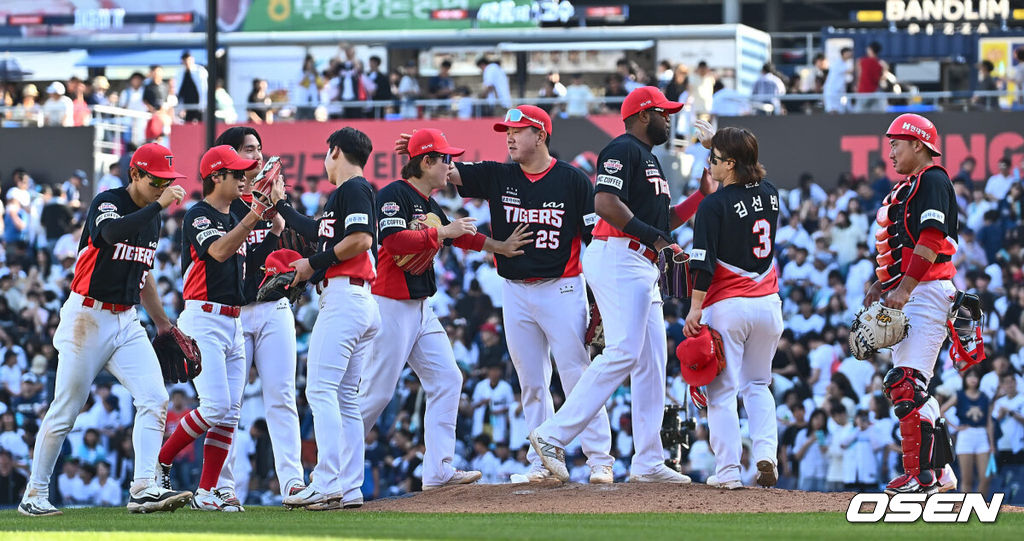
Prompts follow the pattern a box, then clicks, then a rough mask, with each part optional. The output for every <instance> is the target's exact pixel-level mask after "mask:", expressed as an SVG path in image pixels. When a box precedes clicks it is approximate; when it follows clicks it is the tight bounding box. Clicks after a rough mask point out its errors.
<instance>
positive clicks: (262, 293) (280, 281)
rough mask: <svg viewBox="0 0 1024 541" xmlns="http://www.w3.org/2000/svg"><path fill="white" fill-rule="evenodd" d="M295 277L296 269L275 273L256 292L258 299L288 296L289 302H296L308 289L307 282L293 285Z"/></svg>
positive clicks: (273, 299) (271, 299) (265, 299)
mask: <svg viewBox="0 0 1024 541" xmlns="http://www.w3.org/2000/svg"><path fill="white" fill-rule="evenodd" d="M294 279H295V271H288V272H282V273H279V274H275V275H273V276H271V277H269V278H267V279H266V280H264V281H263V285H261V286H260V289H259V291H257V292H256V301H258V302H271V301H276V300H278V299H283V298H285V297H287V298H288V302H290V303H294V302H295V301H297V300H299V297H301V296H302V292H303V291H304V290H305V289H306V283H305V282H299V284H298V285H296V286H295V287H292V280H294Z"/></svg>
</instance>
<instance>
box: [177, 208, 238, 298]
mask: <svg viewBox="0 0 1024 541" xmlns="http://www.w3.org/2000/svg"><path fill="white" fill-rule="evenodd" d="M236 212H237V207H235V206H232V207H231V209H230V210H229V211H228V213H227V214H224V213H221V212H220V211H218V210H217V209H215V208H213V207H212V206H210V204H209V203H207V202H206V201H200V202H198V203H196V204H195V205H192V207H191V208H190V209H188V212H186V213H185V218H184V220H182V223H183V224H184V226H183V230H182V236H181V242H182V251H181V254H182V256H181V265H182V279H183V281H184V284H185V285H184V291H182V295H183V296H184V298H185V300H201V301H212V302H216V303H220V304H226V305H229V306H241V305H243V304H245V295H244V292H243V285H244V282H245V268H246V264H245V259H246V254H247V251H248V250H247V246H246V243H245V242H243V243H241V244H240V245H239V247H238V249H237V250H235V253H234V254H233V255H231V256H230V257H228V258H227V259H225V260H224V261H217V260H216V259H214V258H213V257H212V256H211V255H210V254H209V253H208V250H209V249H210V246H211V245H213V243H215V242H217V240H218V239H220V238H221V237H223V236H224V235H226V234H227V233H228V232H229V231H231V230H232V229H233V228H234V227H235V226H236V225H238V222H240V221H241V219H242V216H244V214H241V215H239V214H236ZM245 212H248V208H246V209H245Z"/></svg>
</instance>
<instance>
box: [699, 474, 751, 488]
mask: <svg viewBox="0 0 1024 541" xmlns="http://www.w3.org/2000/svg"><path fill="white" fill-rule="evenodd" d="M707 485H708V486H709V487H715V488H724V489H726V490H736V489H740V488H743V483H741V482H740V481H739V480H738V479H733V480H732V481H719V480H718V478H717V477H715V476H714V475H712V476H710V477H708V480H707Z"/></svg>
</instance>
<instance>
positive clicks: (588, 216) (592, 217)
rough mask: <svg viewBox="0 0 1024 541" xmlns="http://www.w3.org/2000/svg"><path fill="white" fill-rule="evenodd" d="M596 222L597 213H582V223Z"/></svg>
mask: <svg viewBox="0 0 1024 541" xmlns="http://www.w3.org/2000/svg"><path fill="white" fill-rule="evenodd" d="M596 223H597V213H595V212H591V213H590V214H584V215H583V225H588V226H589V225H594V224H596Z"/></svg>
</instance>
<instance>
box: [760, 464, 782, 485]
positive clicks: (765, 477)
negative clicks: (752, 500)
mask: <svg viewBox="0 0 1024 541" xmlns="http://www.w3.org/2000/svg"><path fill="white" fill-rule="evenodd" d="M778 482H779V468H778V467H776V466H775V463H774V462H772V461H771V460H768V459H765V460H758V461H757V484H759V485H761V486H763V487H773V486H775V484H776V483H778Z"/></svg>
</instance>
